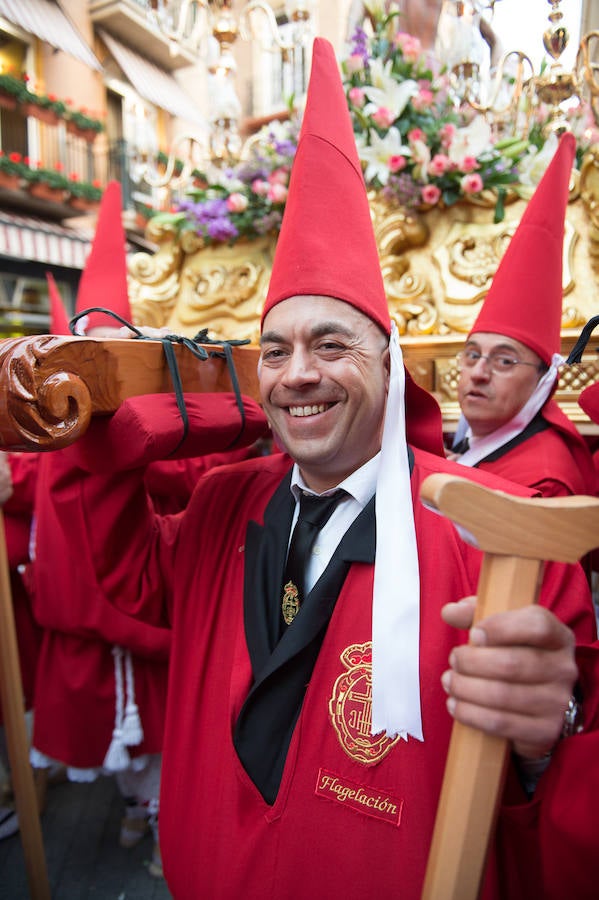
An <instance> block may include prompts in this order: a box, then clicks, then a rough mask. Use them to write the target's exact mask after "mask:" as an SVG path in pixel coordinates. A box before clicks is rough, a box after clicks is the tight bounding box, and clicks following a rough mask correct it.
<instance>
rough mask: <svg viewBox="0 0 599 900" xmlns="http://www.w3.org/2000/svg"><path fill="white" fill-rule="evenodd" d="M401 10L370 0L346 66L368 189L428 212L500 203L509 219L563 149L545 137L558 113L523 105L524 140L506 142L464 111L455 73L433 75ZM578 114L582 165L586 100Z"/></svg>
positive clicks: (394, 0) (499, 214)
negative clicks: (452, 87)
mask: <svg viewBox="0 0 599 900" xmlns="http://www.w3.org/2000/svg"><path fill="white" fill-rule="evenodd" d="M398 6H399V3H398V0H367V2H365V3H364V7H365V11H366V14H367V18H368V21H369V23H370V28H369V31H368V32H367V31H366V30H364V29H363V28H360V27H358V28H357V29H356V30H355V32H354V34H353V36H352V39H351V43H350V49H349V54H348V56H347V57H346V59H344V60H343V62H342V71H343V81H344V87H345V90H346V94H347V99H348V104H349V108H350V112H351V115H352V121H353V125H354V133H355V135H356V143H357V145H358V152H359V155H360V159H361V161H362V164H363V166H364V176H365V180H366V183H367V185H368V187H369V188H373V189H376V190H378V191H380V192H381V193H382V194H383V196H385V197H386V199H387V200H389V201H391V202H396V203H398V204H400V205H402V206H406V207H412V208H418V209H421V210H422V209H424V210H426V209H427V208H431V207H435V206H445V207H448V206H451V205H453V204H454V203H456V202H457V201H459V200H463V199H468V198H472V199H474V200H476V199H478V198H481V197H483V196H484V197H485V198H486V199H490V198H491V197H492V198H493V200H495V202H496V207H495V221H501V219H502V218H503V204H504V201H505V197H506V195H507V192H508V190H509V191H510V192H513V193H515V194H519V193H523V194H526V193H527V188H531V187H534V185H535V184H536V183H538V181H539V180H540V177H541V176H542V174H543V171H544V170H545V168H546V166H547V165H548V162H549V160H550V159H551V156H552V155H553V152H555V148H556V146H557V138H556V137H555V135H552V136H551V137H550V138H548V139H546V138H545V136H544V135H545V130H544V127H545V125H546V124H547V121H548V119H549V115H550V110H549V108H548V107H547V106H546V105H544V104H541V103H537V104H536V105H534V106H532V107H530V106H528V107H527V106H526V104H527V103H529V101H527V100H526V99H525V98H523V100H522V103H523V108H522V109H521V110H520V111H519V113H518V116H519V117H520V116H521V117H522V120H523V123H524V124H525V125H526V126H528V127H524V128H523V131H524V134H525V137H524V138H522V139H521V138H517V137H504V138H502V139H498V138H497V135H496V134H494V133H493V132H492V130H491V126H490V125H489V124H488V122H487V120H486V119H485V117H484V116H482V115H476V114H475V113H474V111H473V110H472V109H470V108H468V107H462V108H456V105H455V104H454V102H453V101H452V99H451V98H450V96H449V91H448V76H447V73H445V72H443V71H441V72H439V71H434V69H435V65H434V63H435V61H434V60H430V59H428V58H427V56H426V55H425V54H424V52H423V50H422V47H421V44H420V41H419V40H418V38H416V37H414V36H413V35H410V34H407V33H405V32H403V31H401V29H400V11H399V9H398ZM569 115H570V117H571V118H572V121H571V125H572V126H576V127H572V130H573V132H574V134H575V136H576V137H577V139H578V160H579V162H580V159H581V157H582V155H583V154H584V152H585V149H587V148H588V145H589V143H590V140H588V139H587V137H586V136H585V134H586V132H585V128H586V129H587V131H588V126H589V123H591V122H592V114H591V111H590V108H589V107H588V104H585V103H581V104H580V106H579V107H576V109H575V110H571V111H570V112H569ZM574 119H578V121H577V122H575V121H574ZM518 124H520V122H519V123H518ZM585 145H586V146H585ZM528 192H529V191H528Z"/></svg>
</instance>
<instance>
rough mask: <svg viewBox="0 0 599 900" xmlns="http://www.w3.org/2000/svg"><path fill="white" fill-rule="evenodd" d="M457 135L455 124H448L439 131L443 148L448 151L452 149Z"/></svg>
mask: <svg viewBox="0 0 599 900" xmlns="http://www.w3.org/2000/svg"><path fill="white" fill-rule="evenodd" d="M454 134H455V125H454V124H453V122H446V123H445V125H442V126H441V128H440V129H439V137H440V138H441V146H442V147H444V148H445V150H448V149H449V147H451V142H452V141H453V136H454Z"/></svg>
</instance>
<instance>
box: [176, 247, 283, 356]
mask: <svg viewBox="0 0 599 900" xmlns="http://www.w3.org/2000/svg"><path fill="white" fill-rule="evenodd" d="M275 243H276V239H275V238H274V237H264V238H260V239H257V240H254V241H248V242H243V241H240V242H238V243H236V244H235V245H234V246H232V247H229V246H222V245H220V246H219V245H214V246H208V247H204V248H203V249H202V250H201V252H196V253H194V254H192V255H190V256H188V257H187V258H186V260H185V262H184V265H183V269H182V272H181V276H180V290H179V298H178V303H177V306H176V308H175V309H174V310H173V313H172V315H171V317H170V318H169V320H168V325H169V327H171V328H173V330H175V331H178V332H180V333H182V334H187V335H191V336H193V335H194V334H196V333H197V332H198V331H199V330H201V329H203V328H207V329H208V332H209V334H210V336H211V337H215V338H222V339H225V340H246V339H249V340H252V341H254V342H256V341H257V339H258V335H259V321H260V314H261V311H262V306H263V304H264V299H265V297H266V291H267V288H268V281H269V279H270V273H271V270H272V260H273V255H274V248H275Z"/></svg>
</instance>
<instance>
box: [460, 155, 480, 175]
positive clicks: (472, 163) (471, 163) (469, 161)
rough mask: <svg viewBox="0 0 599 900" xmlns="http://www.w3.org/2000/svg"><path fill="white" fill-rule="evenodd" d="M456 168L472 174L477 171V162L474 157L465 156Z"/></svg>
mask: <svg viewBox="0 0 599 900" xmlns="http://www.w3.org/2000/svg"><path fill="white" fill-rule="evenodd" d="M458 168H459V169H460V170H461V171H462V172H474V170H475V169H478V162H477V159H476V157H475V156H465V157H464V159H463V160H462V161H461V163H460V164H459V166H458Z"/></svg>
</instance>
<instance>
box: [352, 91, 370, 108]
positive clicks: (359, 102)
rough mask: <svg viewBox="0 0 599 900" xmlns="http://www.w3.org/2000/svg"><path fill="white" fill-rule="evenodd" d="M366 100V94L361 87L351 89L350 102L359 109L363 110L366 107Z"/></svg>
mask: <svg viewBox="0 0 599 900" xmlns="http://www.w3.org/2000/svg"><path fill="white" fill-rule="evenodd" d="M365 99H366V94H365V93H364V91H363V90H362V88H359V87H353V88H350V89H349V102H350V103H351V104H352V105H353V106H356V107H357V108H358V109H361V108H362V107H363V106H364V101H365Z"/></svg>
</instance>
